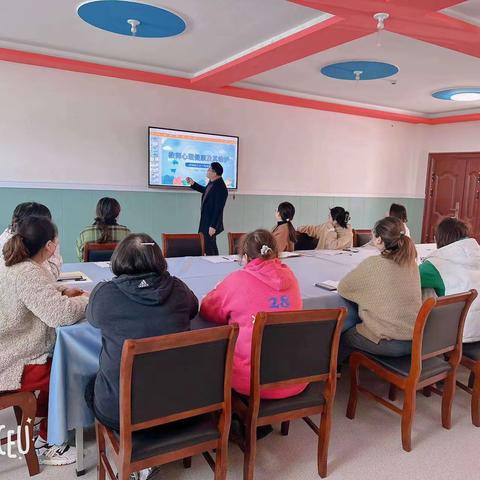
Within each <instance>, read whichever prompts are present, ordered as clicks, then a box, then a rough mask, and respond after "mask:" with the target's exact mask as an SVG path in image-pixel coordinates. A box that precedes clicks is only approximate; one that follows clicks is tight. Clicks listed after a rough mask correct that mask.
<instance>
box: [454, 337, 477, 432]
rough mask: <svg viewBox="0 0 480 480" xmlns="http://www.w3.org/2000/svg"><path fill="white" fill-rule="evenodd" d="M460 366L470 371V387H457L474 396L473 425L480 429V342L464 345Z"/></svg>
mask: <svg viewBox="0 0 480 480" xmlns="http://www.w3.org/2000/svg"><path fill="white" fill-rule="evenodd" d="M460 364H461V365H463V366H464V367H466V368H468V369H469V370H470V378H469V381H468V385H464V384H463V383H461V382H457V385H458V386H459V387H460V388H461V389H462V390H465V391H466V392H468V393H469V394H470V395H471V396H472V404H471V411H472V423H473V424H474V425H475V426H476V427H480V342H474V343H464V344H463V356H462V359H461V360H460Z"/></svg>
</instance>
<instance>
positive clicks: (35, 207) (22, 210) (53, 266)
mask: <svg viewBox="0 0 480 480" xmlns="http://www.w3.org/2000/svg"><path fill="white" fill-rule="evenodd" d="M30 216H35V217H46V218H48V219H49V220H51V219H52V214H51V213H50V210H49V209H48V207H46V206H45V205H42V204H41V203H37V202H24V203H20V204H18V205H17V206H16V207H15V210H14V211H13V215H12V221H11V222H10V225H9V226H8V227H7V228H6V229H5V231H4V232H3V233H2V234H1V235H0V259H1V260H3V254H2V249H3V246H4V245H5V244H6V243H7V241H8V240H10V239H11V238H12V237H13V235H15V232H16V230H17V228H18V225H19V224H20V223H21V222H22V221H23V220H24V219H25V218H27V217H30ZM62 265H63V260H62V256H61V255H60V245H59V244H57V248H56V249H55V253H54V254H53V255H52V256H51V257H50V258H49V259H48V260H47V261H46V262H45V263H44V264H43V267H45V269H46V270H47V271H48V272H50V273H51V274H52V275H53V276H54V278H55V280H57V278H58V277H59V275H60V272H61V270H62Z"/></svg>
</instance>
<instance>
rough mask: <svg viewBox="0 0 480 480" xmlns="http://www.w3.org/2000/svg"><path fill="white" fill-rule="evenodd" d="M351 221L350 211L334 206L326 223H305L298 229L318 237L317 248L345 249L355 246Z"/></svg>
mask: <svg viewBox="0 0 480 480" xmlns="http://www.w3.org/2000/svg"><path fill="white" fill-rule="evenodd" d="M349 222H350V213H348V212H347V211H346V210H345V209H344V208H343V207H333V208H331V209H330V213H329V215H328V220H327V222H326V223H322V224H321V225H303V226H301V227H299V228H298V231H299V232H300V233H306V234H307V235H310V236H311V237H313V238H318V244H317V250H344V249H345V248H352V247H353V230H352V226H351V225H350V223H349Z"/></svg>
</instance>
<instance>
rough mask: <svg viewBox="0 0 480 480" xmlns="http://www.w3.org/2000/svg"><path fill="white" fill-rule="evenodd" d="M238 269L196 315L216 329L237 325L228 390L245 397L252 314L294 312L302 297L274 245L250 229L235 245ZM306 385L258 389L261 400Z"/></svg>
mask: <svg viewBox="0 0 480 480" xmlns="http://www.w3.org/2000/svg"><path fill="white" fill-rule="evenodd" d="M239 255H240V257H241V258H242V259H243V262H244V264H245V266H244V268H242V269H241V270H238V271H236V272H233V273H231V274H230V275H228V276H227V277H226V278H225V279H224V280H223V281H222V282H220V283H219V284H218V285H217V287H216V288H215V289H214V290H212V291H211V292H210V293H209V294H208V295H207V296H206V297H205V298H204V299H203V301H202V304H201V307H200V315H201V317H203V318H204V319H206V320H209V321H211V322H215V323H220V324H231V323H238V325H239V326H240V333H239V336H238V340H237V344H236V346H235V353H234V359H233V374H232V387H233V388H234V390H236V391H237V392H239V393H241V394H243V395H250V367H251V365H250V355H251V350H252V334H253V321H252V320H253V318H255V315H256V314H257V313H258V312H279V311H287V310H300V309H301V308H302V297H301V295H300V288H299V286H298V281H297V279H296V278H295V275H294V274H293V272H292V271H291V270H290V268H289V267H288V266H287V265H285V264H283V263H282V262H281V261H280V260H279V259H278V248H277V243H276V242H275V239H274V237H273V235H272V234H271V233H270V232H269V231H267V230H255V231H254V232H251V233H248V234H246V235H245V236H244V237H243V238H242V239H241V241H240V248H239ZM305 387H306V385H300V386H299V385H294V386H291V387H282V388H271V389H267V390H265V389H264V390H262V391H261V392H260V396H261V397H262V398H272V399H275V398H286V397H291V396H293V395H297V394H298V393H300V392H302V391H303V390H304V389H305Z"/></svg>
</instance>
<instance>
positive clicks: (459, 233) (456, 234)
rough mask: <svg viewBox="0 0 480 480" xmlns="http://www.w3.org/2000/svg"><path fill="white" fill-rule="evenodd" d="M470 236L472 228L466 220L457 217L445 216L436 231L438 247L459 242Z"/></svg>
mask: <svg viewBox="0 0 480 480" xmlns="http://www.w3.org/2000/svg"><path fill="white" fill-rule="evenodd" d="M469 236H470V229H469V228H468V225H467V224H466V223H465V222H462V221H461V220H457V219H456V218H452V217H447V218H444V219H443V220H442V221H441V222H440V223H439V224H438V226H437V230H436V231H435V241H436V242H437V248H442V247H446V246H447V245H450V244H451V243H454V242H458V241H459V240H463V239H465V238H468V237H469Z"/></svg>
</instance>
